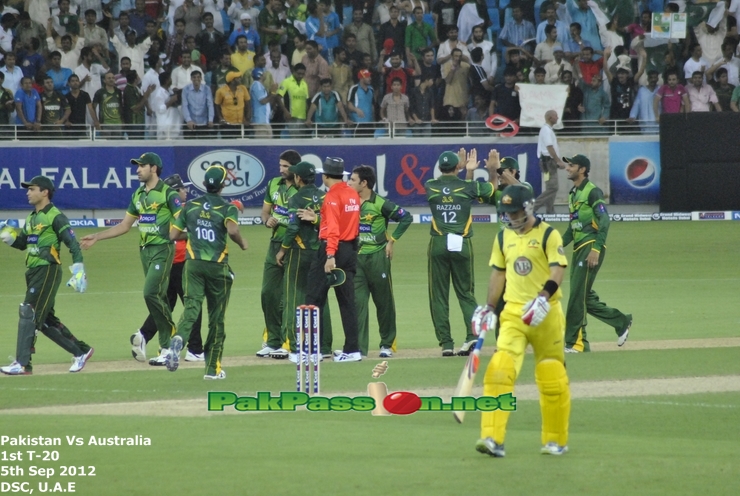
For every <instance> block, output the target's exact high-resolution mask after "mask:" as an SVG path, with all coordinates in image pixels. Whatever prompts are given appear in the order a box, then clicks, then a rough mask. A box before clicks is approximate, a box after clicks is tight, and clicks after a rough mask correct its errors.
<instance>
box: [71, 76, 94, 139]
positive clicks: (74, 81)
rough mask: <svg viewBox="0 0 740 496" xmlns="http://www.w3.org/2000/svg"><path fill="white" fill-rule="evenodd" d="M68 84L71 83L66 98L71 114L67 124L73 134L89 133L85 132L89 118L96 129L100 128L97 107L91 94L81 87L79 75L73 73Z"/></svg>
mask: <svg viewBox="0 0 740 496" xmlns="http://www.w3.org/2000/svg"><path fill="white" fill-rule="evenodd" d="M67 84H69V93H67V96H66V98H67V103H68V104H69V111H70V114H69V119H67V122H65V125H66V127H67V128H68V129H69V131H70V132H71V133H72V136H74V137H77V138H81V137H84V136H85V135H86V134H87V133H86V132H85V124H86V123H87V122H88V119H89V121H90V122H92V124H93V127H94V128H95V129H100V123H99V122H98V116H97V115H95V109H94V108H93V106H92V100H90V95H89V94H88V93H87V92H85V91H82V90H81V89H80V87H81V86H82V83H81V82H80V78H79V76H77V74H72V75H71V76H69V80H68V81H67Z"/></svg>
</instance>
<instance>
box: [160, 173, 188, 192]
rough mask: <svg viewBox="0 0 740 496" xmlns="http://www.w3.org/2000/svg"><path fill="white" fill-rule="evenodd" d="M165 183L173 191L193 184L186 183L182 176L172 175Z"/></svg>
mask: <svg viewBox="0 0 740 496" xmlns="http://www.w3.org/2000/svg"><path fill="white" fill-rule="evenodd" d="M164 183H165V184H166V185H167V186H169V187H170V188H172V189H183V188H184V187H185V186H190V185H191V184H193V183H184V182H182V178H181V177H180V174H172V175H171V176H169V177H166V178H165V179H164Z"/></svg>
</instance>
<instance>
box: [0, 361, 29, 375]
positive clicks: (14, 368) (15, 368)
mask: <svg viewBox="0 0 740 496" xmlns="http://www.w3.org/2000/svg"><path fill="white" fill-rule="evenodd" d="M0 372H2V373H3V374H6V375H31V372H26V367H24V366H23V365H21V364H20V363H18V362H16V361H15V360H13V363H11V364H10V365H8V366H7V367H0Z"/></svg>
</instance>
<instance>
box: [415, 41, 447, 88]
mask: <svg viewBox="0 0 740 496" xmlns="http://www.w3.org/2000/svg"><path fill="white" fill-rule="evenodd" d="M419 72H420V76H421V80H422V81H423V80H424V79H431V80H432V81H434V88H433V89H434V90H435V91H436V89H437V88H439V87H440V86H441V85H442V72H441V71H440V70H439V65H437V64H435V63H434V49H432V48H431V47H429V48H425V49H424V50H422V51H421V63H420V64H419Z"/></svg>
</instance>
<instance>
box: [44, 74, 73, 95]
mask: <svg viewBox="0 0 740 496" xmlns="http://www.w3.org/2000/svg"><path fill="white" fill-rule="evenodd" d="M72 74H74V72H72V69H67V68H66V67H61V68H60V69H59V70H58V71H55V70H54V69H49V70H48V71H46V75H47V76H49V77H50V78H51V79H53V80H54V91H58V92H59V93H61V94H62V95H66V94H67V93H69V85H68V84H67V80H68V79H69V76H71V75H72Z"/></svg>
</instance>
